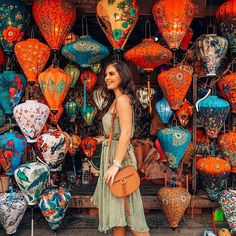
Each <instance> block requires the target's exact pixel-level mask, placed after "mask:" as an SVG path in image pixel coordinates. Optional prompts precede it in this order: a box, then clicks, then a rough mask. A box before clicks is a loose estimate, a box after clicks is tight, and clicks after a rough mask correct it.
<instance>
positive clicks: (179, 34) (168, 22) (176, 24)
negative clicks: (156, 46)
mask: <svg viewBox="0 0 236 236" xmlns="http://www.w3.org/2000/svg"><path fill="white" fill-rule="evenodd" d="M195 8H196V6H195V5H194V4H193V3H192V1H191V0H175V1H173V0H160V1H157V2H156V3H155V5H154V6H153V8H152V14H153V16H154V20H155V22H156V25H157V27H158V29H159V30H160V32H161V34H162V36H163V37H164V39H165V41H166V42H167V44H168V46H169V48H170V49H178V48H179V45H180V43H181V42H182V40H183V38H184V36H185V34H186V31H187V29H188V28H189V26H190V24H191V22H192V20H193V16H194V13H195Z"/></svg>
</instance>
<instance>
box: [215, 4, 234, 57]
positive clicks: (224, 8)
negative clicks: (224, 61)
mask: <svg viewBox="0 0 236 236" xmlns="http://www.w3.org/2000/svg"><path fill="white" fill-rule="evenodd" d="M235 4H236V2H235V0H228V1H226V2H224V3H223V4H222V5H221V6H220V7H219V8H218V10H217V12H216V20H217V21H218V23H219V24H220V30H221V33H222V35H223V37H225V38H226V39H227V41H228V42H229V46H230V53H232V54H233V55H235V53H236V39H235V30H236V24H235V14H236V9H235Z"/></svg>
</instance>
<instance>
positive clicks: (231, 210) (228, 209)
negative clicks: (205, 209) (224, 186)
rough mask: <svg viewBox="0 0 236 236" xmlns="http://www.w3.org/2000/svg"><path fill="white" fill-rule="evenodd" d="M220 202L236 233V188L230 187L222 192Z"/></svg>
mask: <svg viewBox="0 0 236 236" xmlns="http://www.w3.org/2000/svg"><path fill="white" fill-rule="evenodd" d="M219 203H220V205H221V208H222V210H223V212H224V215H225V218H226V220H227V222H228V224H229V227H230V228H231V229H232V231H231V233H232V235H234V234H235V233H236V211H235V209H236V190H233V189H229V190H224V191H223V192H221V194H220V199H219Z"/></svg>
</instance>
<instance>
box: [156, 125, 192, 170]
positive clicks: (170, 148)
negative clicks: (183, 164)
mask: <svg viewBox="0 0 236 236" xmlns="http://www.w3.org/2000/svg"><path fill="white" fill-rule="evenodd" d="M157 138H158V140H159V142H160V144H161V147H162V149H163V151H164V153H165V156H166V158H167V159H168V162H169V167H170V168H177V167H178V165H179V162H180V160H181V158H182V157H183V155H184V153H185V151H186V149H187V147H188V145H189V143H190V141H191V134H190V133H189V132H188V131H187V130H185V129H182V128H180V127H177V126H176V127H168V128H164V129H161V130H160V131H158V133H157Z"/></svg>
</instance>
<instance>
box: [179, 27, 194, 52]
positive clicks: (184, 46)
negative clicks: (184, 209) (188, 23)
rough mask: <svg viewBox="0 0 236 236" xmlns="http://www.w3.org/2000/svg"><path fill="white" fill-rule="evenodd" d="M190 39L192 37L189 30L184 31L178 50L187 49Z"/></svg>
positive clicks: (191, 32)
mask: <svg viewBox="0 0 236 236" xmlns="http://www.w3.org/2000/svg"><path fill="white" fill-rule="evenodd" d="M192 37H193V31H192V29H191V28H188V29H187V30H186V33H185V36H184V38H183V40H182V42H181V44H180V48H181V49H182V50H186V49H187V48H188V45H189V44H190V42H191V39H192Z"/></svg>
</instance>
